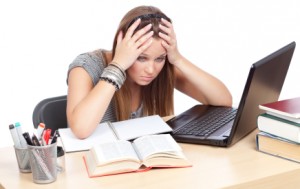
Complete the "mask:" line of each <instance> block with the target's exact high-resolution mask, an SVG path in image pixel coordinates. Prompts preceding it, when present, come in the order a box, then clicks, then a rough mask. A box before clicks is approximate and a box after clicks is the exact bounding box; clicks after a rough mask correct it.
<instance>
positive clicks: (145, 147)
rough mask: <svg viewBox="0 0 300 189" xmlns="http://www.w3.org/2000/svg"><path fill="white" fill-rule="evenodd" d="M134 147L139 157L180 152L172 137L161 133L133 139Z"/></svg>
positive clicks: (144, 157)
mask: <svg viewBox="0 0 300 189" xmlns="http://www.w3.org/2000/svg"><path fill="white" fill-rule="evenodd" d="M133 143H134V145H135V148H136V149H137V150H136V151H138V153H139V155H140V158H141V159H146V158H147V157H149V156H151V155H153V154H156V153H161V155H165V156H167V155H168V154H169V155H172V154H173V155H174V154H176V155H177V153H176V152H180V153H178V154H181V151H182V150H181V148H180V146H179V145H178V144H177V142H176V141H175V140H174V139H173V137H172V136H171V135H169V134H161V135H148V136H143V137H140V138H138V139H136V140H134V142H133Z"/></svg>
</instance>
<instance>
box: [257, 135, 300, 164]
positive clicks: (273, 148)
mask: <svg viewBox="0 0 300 189" xmlns="http://www.w3.org/2000/svg"><path fill="white" fill-rule="evenodd" d="M256 146H257V150H258V151H261V152H264V153H267V154H270V155H273V156H276V157H280V158H284V159H287V160H291V161H295V162H298V163H300V144H299V143H296V142H293V141H289V140H286V139H283V138H280V137H277V136H274V135H270V134H267V133H264V132H259V133H258V134H257V135H256Z"/></svg>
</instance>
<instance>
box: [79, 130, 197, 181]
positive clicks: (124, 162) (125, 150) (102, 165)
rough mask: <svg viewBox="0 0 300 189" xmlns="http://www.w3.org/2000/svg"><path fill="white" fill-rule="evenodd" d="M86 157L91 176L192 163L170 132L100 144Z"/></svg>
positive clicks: (184, 165) (181, 165)
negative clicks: (130, 140)
mask: <svg viewBox="0 0 300 189" xmlns="http://www.w3.org/2000/svg"><path fill="white" fill-rule="evenodd" d="M83 159H84V162H85V165H86V169H87V172H88V175H89V177H98V176H107V175H114V174H121V173H128V172H141V171H147V170H150V169H151V168H171V167H172V168H175V167H190V166H191V164H190V162H189V161H188V160H187V158H186V157H185V156H184V154H183V152H182V149H181V148H180V146H179V145H178V144H177V143H176V141H175V140H174V139H173V138H172V136H171V135H169V134H161V135H147V136H142V137H139V138H137V139H135V140H134V141H133V142H129V141H125V140H118V141H114V142H108V143H102V144H98V145H95V146H93V147H92V148H91V149H90V150H89V151H87V152H86V153H85V154H84V156H83Z"/></svg>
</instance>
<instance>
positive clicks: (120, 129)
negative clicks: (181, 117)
mask: <svg viewBox="0 0 300 189" xmlns="http://www.w3.org/2000/svg"><path fill="white" fill-rule="evenodd" d="M112 125H113V127H114V129H115V131H116V132H117V135H118V136H119V139H122V140H132V139H136V138H138V137H140V136H144V135H152V134H160V133H167V132H171V131H172V128H171V127H170V126H169V125H168V124H167V123H166V122H165V121H164V120H163V119H162V118H161V117H160V116H158V115H153V116H146V117H141V118H135V119H129V120H125V121H119V122H113V123H112Z"/></svg>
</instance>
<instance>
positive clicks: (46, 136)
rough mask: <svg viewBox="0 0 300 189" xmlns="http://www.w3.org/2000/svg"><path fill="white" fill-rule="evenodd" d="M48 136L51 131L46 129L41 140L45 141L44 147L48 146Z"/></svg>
mask: <svg viewBox="0 0 300 189" xmlns="http://www.w3.org/2000/svg"><path fill="white" fill-rule="evenodd" d="M50 135H51V129H46V130H45V131H44V134H43V139H44V141H45V145H48V144H49V139H50Z"/></svg>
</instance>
